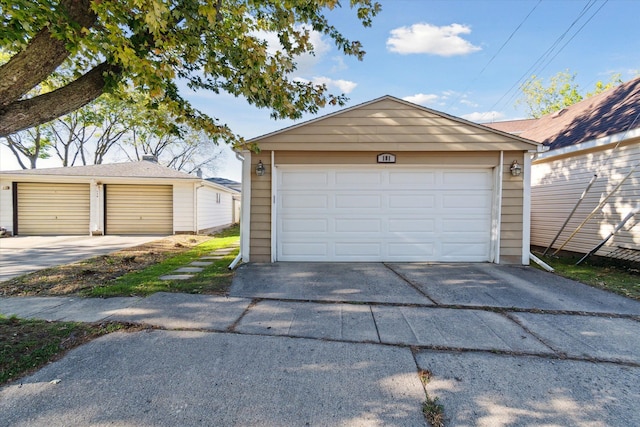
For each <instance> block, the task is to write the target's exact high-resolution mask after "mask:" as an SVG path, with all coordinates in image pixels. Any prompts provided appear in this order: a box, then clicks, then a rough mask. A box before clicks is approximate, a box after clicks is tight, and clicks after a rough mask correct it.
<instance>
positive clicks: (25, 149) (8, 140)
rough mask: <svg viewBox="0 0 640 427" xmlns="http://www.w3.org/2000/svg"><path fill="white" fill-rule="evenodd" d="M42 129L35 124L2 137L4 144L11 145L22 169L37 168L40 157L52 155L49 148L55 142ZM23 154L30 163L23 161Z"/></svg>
mask: <svg viewBox="0 0 640 427" xmlns="http://www.w3.org/2000/svg"><path fill="white" fill-rule="evenodd" d="M42 130H43V127H42V126H35V127H33V128H31V129H27V130H24V131H21V132H17V133H15V134H13V135H7V136H6V137H4V138H2V139H0V141H1V143H2V144H3V145H6V146H7V147H9V149H10V150H11V152H12V153H13V155H14V156H15V157H16V159H17V160H18V164H19V165H20V167H21V168H22V169H35V168H36V162H37V161H38V159H48V158H49V157H51V155H50V154H49V149H50V148H51V146H52V145H53V143H52V141H51V139H49V138H48V136H47V134H46V132H43V131H42ZM23 156H24V157H26V158H27V160H28V161H29V163H28V165H27V164H25V162H23V161H22V157H23Z"/></svg>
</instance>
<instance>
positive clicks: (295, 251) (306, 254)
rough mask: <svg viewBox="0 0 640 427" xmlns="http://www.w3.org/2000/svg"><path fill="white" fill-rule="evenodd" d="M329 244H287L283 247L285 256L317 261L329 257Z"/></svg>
mask: <svg viewBox="0 0 640 427" xmlns="http://www.w3.org/2000/svg"><path fill="white" fill-rule="evenodd" d="M328 248H329V245H328V244H327V243H318V242H315V243H308V242H291V241H289V242H287V243H284V244H283V245H282V255H283V256H296V257H299V258H301V259H302V260H309V261H311V260H315V259H318V258H325V257H327V256H328V254H329V251H328Z"/></svg>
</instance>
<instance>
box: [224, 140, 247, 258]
mask: <svg viewBox="0 0 640 427" xmlns="http://www.w3.org/2000/svg"><path fill="white" fill-rule="evenodd" d="M236 159H238V160H240V161H241V162H242V166H243V167H242V169H243V171H244V156H243V155H242V154H240V153H239V152H237V151H236ZM243 177H244V173H243ZM243 187H244V185H243ZM243 190H244V188H243ZM242 193H243V194H244V191H243V192H242ZM242 199H243V198H242V196H241V198H240V210H241V211H242V209H244V200H242ZM239 220H240V242H241V244H240V250H239V251H238V256H236V257H235V259H234V260H233V261H231V264H229V267H228V268H229V270H233V269H235V268H236V266H237V265H238V263H239V262H240V261H241V260H242V233H243V230H244V228H243V227H242V212H240V218H239Z"/></svg>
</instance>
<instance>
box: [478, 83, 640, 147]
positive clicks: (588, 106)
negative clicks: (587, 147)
mask: <svg viewBox="0 0 640 427" xmlns="http://www.w3.org/2000/svg"><path fill="white" fill-rule="evenodd" d="M639 115H640V77H638V78H636V79H633V80H630V81H628V82H626V83H623V84H621V85H619V86H616V87H615V88H612V89H610V90H608V91H605V92H602V93H600V94H598V95H595V96H592V97H590V98H587V99H585V100H583V101H580V102H578V103H576V104H574V105H571V106H569V107H567V108H565V109H563V110H560V111H557V112H555V113H553V114H547V115H546V116H543V117H541V118H539V119H536V120H534V124H533V125H532V126H530V127H528V128H527V129H526V130H524V131H523V132H522V133H520V134H519V135H520V136H522V137H524V138H528V139H532V140H534V141H539V142H542V143H544V144H545V145H547V146H549V148H550V149H551V150H555V149H558V148H563V147H568V146H571V145H576V144H580V143H583V142H586V141H591V140H595V139H598V138H602V137H606V136H610V135H615V134H619V133H623V132H627V131H629V130H632V129H640V118H639ZM507 123H509V122H497V123H491V124H488V125H487V126H489V127H495V128H501V129H507V126H510V125H507Z"/></svg>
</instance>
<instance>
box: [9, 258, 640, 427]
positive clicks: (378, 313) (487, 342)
mask: <svg viewBox="0 0 640 427" xmlns="http://www.w3.org/2000/svg"><path fill="white" fill-rule="evenodd" d="M365 267H366V268H371V269H373V270H372V271H375V270H377V269H378V268H379V267H378V266H369V267H367V266H364V267H363V268H365ZM392 267H393V268H394V270H396V273H394V274H392V275H382V276H380V277H382V278H384V279H385V280H394V281H395V280H396V279H399V280H400V282H404V286H408V287H409V288H410V289H411V291H406V293H403V292H405V291H400V292H399V294H398V295H399V297H398V298H405V296H404V295H409V293H410V292H412V291H416V292H417V293H418V294H419V296H420V298H419V299H418V300H417V302H416V301H413V302H396V301H394V300H392V301H389V300H386V301H385V300H384V298H383V294H384V286H382V284H381V282H376V281H375V280H374V279H373V278H374V277H375V276H376V275H375V274H370V275H367V276H366V277H369V278H368V279H367V280H365V282H366V283H368V284H369V285H367V286H365V285H362V283H363V282H360V283H357V281H353V282H349V283H348V285H346V286H343V287H342V289H343V290H347V291H348V292H346V293H342V294H340V293H338V292H335V291H338V290H339V289H340V288H339V287H338V286H333V287H331V286H330V287H328V288H326V289H324V291H325V292H327V293H328V294H329V295H328V297H326V298H318V299H314V300H311V301H310V300H309V299H306V300H304V299H303V298H305V297H308V296H309V294H308V293H305V292H303V290H300V289H298V290H297V291H296V292H293V293H292V294H288V295H287V294H286V292H285V291H286V289H285V288H286V287H287V286H291V287H293V282H290V284H288V283H289V282H288V280H290V279H286V278H281V279H282V280H281V281H280V282H279V283H278V284H277V286H279V288H268V287H266V288H265V287H264V286H266V285H267V284H266V283H263V287H261V288H260V292H261V294H260V296H256V295H253V294H252V290H251V289H250V286H248V285H249V284H250V283H249V282H248V281H246V280H245V282H243V286H242V287H240V288H238V287H235V285H234V288H232V294H233V295H234V296H230V297H225V296H211V295H189V294H170V293H158V294H154V295H152V296H150V297H147V298H112V299H82V298H57V297H38V298H17V297H14V298H0V313H3V314H4V315H13V314H15V315H17V316H20V317H35V318H43V319H50V320H79V321H102V320H120V321H128V322H136V323H141V324H147V325H153V326H155V327H159V328H162V330H150V331H145V332H138V333H129V334H128V333H115V334H110V335H108V336H105V337H102V338H100V339H97V340H95V341H93V342H91V343H89V344H87V345H84V346H81V347H79V348H77V349H75V350H73V351H72V352H70V353H69V354H68V355H67V356H66V357H64V358H63V359H62V360H60V361H58V362H55V363H52V364H50V365H48V366H46V367H45V368H43V369H42V370H40V371H38V372H37V373H35V374H34V375H32V376H30V377H27V378H23V379H22V380H20V382H19V383H15V384H10V385H8V386H5V387H3V388H2V389H0V413H2V414H3V421H4V422H5V423H6V425H8V426H27V425H29V426H33V425H35V426H38V425H42V426H56V425H65V426H69V425H77V426H80V425H82V426H84V425H96V426H98V425H105V424H119V425H167V426H169V425H267V426H276V425H277V426H299V425H323V426H345V425H349V426H378V425H385V426H387V425H389V426H418V425H426V422H425V420H424V418H423V416H422V413H421V408H422V402H423V401H424V400H425V388H423V386H422V384H421V382H420V376H419V375H418V372H419V371H422V372H429V374H430V376H431V379H430V381H429V383H428V384H427V385H426V392H427V393H428V395H429V396H430V397H431V398H434V397H437V398H438V399H439V403H441V404H442V405H443V406H444V410H445V417H446V421H447V425H486V426H507V425H509V426H512V425H577V426H629V425H640V413H638V411H637V410H636V407H637V402H639V401H640V382H638V381H637V378H639V377H640V342H639V341H638V339H637V337H638V336H640V321H639V319H640V316H639V315H638V313H640V309H639V307H640V304H639V303H638V302H637V301H633V300H626V299H622V300H621V299H619V298H622V297H619V298H617V297H615V296H612V295H611V294H608V293H605V292H603V291H599V290H597V289H593V288H589V293H586V294H585V295H583V296H580V295H578V296H577V297H576V298H575V299H572V300H571V301H569V302H568V303H567V304H568V305H567V306H566V307H575V308H577V307H581V308H592V309H593V310H592V311H588V310H587V311H572V310H564V311H563V310H555V311H554V310H551V311H543V310H540V309H537V308H535V309H534V308H531V309H527V308H524V307H509V306H506V305H507V304H508V301H509V300H508V299H505V298H507V297H508V296H509V295H511V297H509V298H517V297H518V298H519V297H520V296H519V295H518V292H520V295H522V292H525V293H526V292H532V290H531V289H530V288H529V287H527V286H524V284H523V283H521V282H517V281H515V282H514V280H513V279H512V278H510V277H509V275H510V274H512V270H504V271H503V270H499V271H498V272H494V271H493V270H489V271H484V272H481V273H478V272H469V271H467V270H464V271H463V273H464V274H473V275H477V274H487V275H489V276H491V277H485V280H487V281H488V280H498V279H499V280H500V283H501V285H500V287H502V289H503V292H504V295H499V294H497V293H496V294H495V296H496V297H500V298H492V299H491V300H493V301H499V302H500V303H499V304H498V306H491V305H489V304H487V301H485V302H484V303H482V301H480V300H478V299H477V298H481V297H482V295H486V294H482V293H481V292H480V294H481V295H478V296H477V297H473V298H475V299H473V304H470V305H468V306H465V305H460V306H453V305H444V304H440V303H438V302H434V301H439V299H440V298H442V295H440V296H439V297H438V296H434V295H432V294H430V293H429V290H428V289H427V290H424V289H422V287H421V286H420V285H419V283H418V279H419V277H418V276H416V277H414V278H413V279H407V278H406V276H408V275H411V274H416V272H415V271H413V272H412V271H410V268H409V267H410V266H408V265H407V266H402V265H400V266H392ZM287 268H289V267H287ZM480 268H484V267H480ZM360 271H363V270H360ZM432 273H433V272H432ZM240 277H244V278H245V279H246V275H245V276H242V275H240ZM318 277H320V276H318ZM349 277H351V276H349ZM353 277H355V276H353ZM403 277H404V278H405V279H403ZM496 277H497V279H496ZM519 277H526V275H521V276H519ZM541 277H543V279H544V281H545V282H549V283H552V282H553V281H552V280H551V278H552V277H550V276H546V275H543V276H541ZM449 279H452V278H451V277H449ZM318 280H320V279H318ZM335 280H339V278H338V279H335ZM439 280H444V279H439ZM521 280H523V279H521ZM400 282H394V283H397V284H398V286H400V285H402V283H400ZM416 283H418V284H416ZM425 283H426V282H425ZM510 283H515V284H513V285H511V286H510V287H508V286H507V285H508V284H510ZM574 283H575V282H574ZM409 284H411V286H409ZM556 285H557V284H553V283H552V284H551V285H549V286H546V287H545V286H542V288H541V289H544V293H541V289H539V290H537V291H536V293H535V295H537V296H542V298H538V299H534V300H535V301H540V302H539V303H538V302H536V304H547V302H546V301H548V303H549V304H554V307H555V308H562V307H563V306H562V305H561V304H559V303H558V300H559V299H561V298H565V297H566V296H568V295H570V293H571V284H570V283H564V282H563V283H562V286H561V290H560V291H559V294H558V295H559V296H560V298H555V299H554V298H553V297H552V295H551V292H552V286H556ZM460 286H466V284H463V283H461V284H460ZM486 286H489V284H488V283H487V284H486ZM496 286H497V285H496ZM582 286H583V285H580V286H577V287H576V288H575V290H577V291H578V292H582V291H583V290H584V289H583V288H582ZM441 287H443V288H444V287H445V286H441ZM446 289H448V291H450V292H451V294H450V295H458V298H467V299H469V300H471V297H466V296H463V294H462V293H460V292H461V291H460V289H461V288H456V287H455V286H453V285H449V286H448V287H446ZM518 289H519V291H517V292H516V290H518ZM592 289H593V293H591V292H592V291H591V290H592ZM308 290H312V291H313V292H316V295H319V296H321V297H322V296H323V294H322V291H323V288H322V284H321V283H319V282H316V284H315V285H312V286H310V287H309V288H308ZM493 291H495V292H497V289H494V290H493ZM349 292H351V294H352V295H355V297H354V298H353V301H348V297H346V299H347V300H346V301H345V300H341V299H343V298H345V297H343V295H349ZM242 293H244V296H239V294H242ZM327 293H325V294H324V295H325V296H327ZM387 294H389V292H388V288H387ZM267 295H270V296H272V297H271V298H270V297H267ZM336 295H339V296H341V295H342V296H341V297H340V298H338V300H337V301H334V300H333V299H334V298H336V297H335V296H336ZM273 296H278V297H283V298H273ZM477 301H479V302H480V304H477V303H476V302H477ZM598 301H600V302H598ZM524 303H525V307H526V301H524Z"/></svg>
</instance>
